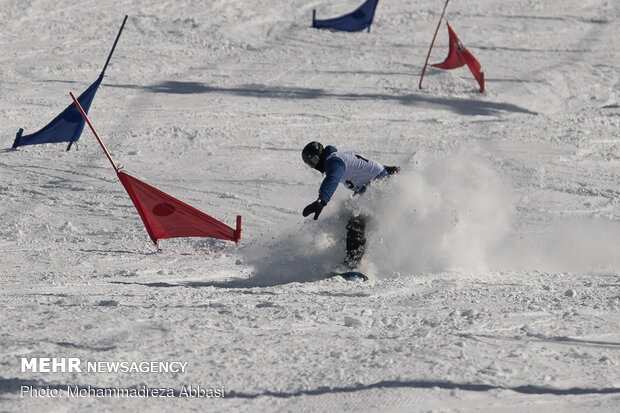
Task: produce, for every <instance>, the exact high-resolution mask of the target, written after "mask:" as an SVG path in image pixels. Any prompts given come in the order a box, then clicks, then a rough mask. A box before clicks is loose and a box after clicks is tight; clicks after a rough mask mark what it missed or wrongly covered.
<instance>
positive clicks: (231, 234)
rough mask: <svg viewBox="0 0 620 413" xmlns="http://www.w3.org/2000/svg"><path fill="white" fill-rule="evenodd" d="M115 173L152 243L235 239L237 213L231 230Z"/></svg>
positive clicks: (120, 173)
mask: <svg viewBox="0 0 620 413" xmlns="http://www.w3.org/2000/svg"><path fill="white" fill-rule="evenodd" d="M117 174H118V179H120V181H121V182H122V184H123V186H124V187H125V190H126V191H127V193H128V194H129V197H130V198H131V200H132V202H133V204H134V205H135V207H136V209H137V210H138V213H139V214H140V218H142V222H143V223H144V226H145V227H146V231H147V232H148V233H149V236H150V237H151V239H152V240H153V242H155V243H157V241H158V240H160V239H165V238H176V237H210V238H218V239H225V240H229V241H235V242H239V239H240V238H241V222H240V221H241V219H240V218H241V217H240V216H237V229H233V228H231V227H229V226H228V225H226V224H224V223H222V222H220V221H218V220H217V219H215V218H213V217H210V216H209V215H207V214H205V213H204V212H201V211H199V210H197V209H196V208H194V207H192V206H190V205H188V204H186V203H184V202H182V201H180V200H178V199H176V198H174V197H172V196H170V195H168V194H167V193H165V192H162V191H160V190H159V189H157V188H155V187H152V186H150V185H149V184H147V183H145V182H142V181H141V180H139V179H137V178H134V177H133V176H131V175H128V174H126V173H124V172H121V171H118V172H117Z"/></svg>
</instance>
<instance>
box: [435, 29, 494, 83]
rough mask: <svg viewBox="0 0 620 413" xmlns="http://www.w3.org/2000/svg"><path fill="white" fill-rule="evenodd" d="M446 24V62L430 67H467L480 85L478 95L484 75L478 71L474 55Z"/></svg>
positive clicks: (478, 67) (478, 66)
mask: <svg viewBox="0 0 620 413" xmlns="http://www.w3.org/2000/svg"><path fill="white" fill-rule="evenodd" d="M446 24H447V25H448V32H449V34H450V51H449V52H448V57H446V60H444V61H443V62H441V63H436V64H434V65H431V66H433V67H436V68H438V69H445V70H448V69H456V68H457V67H461V66H464V65H467V66H468V67H469V70H471V73H472V74H473V75H474V77H475V78H476V80H477V81H478V84H479V85H480V93H482V92H484V73H483V72H481V71H480V70H481V69H482V66H481V65H480V62H478V60H476V58H475V57H474V55H473V54H471V52H470V51H469V50H467V49H466V48H465V46H463V43H461V40H460V39H459V38H458V36H457V35H456V33H454V30H452V27H450V23H448V22H446Z"/></svg>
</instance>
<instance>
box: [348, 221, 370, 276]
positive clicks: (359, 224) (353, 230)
mask: <svg viewBox="0 0 620 413" xmlns="http://www.w3.org/2000/svg"><path fill="white" fill-rule="evenodd" d="M365 251H366V218H365V217H363V216H361V215H360V216H357V217H354V216H352V217H350V218H349V222H348V223H347V258H346V260H345V262H346V264H347V265H348V266H349V268H357V266H358V264H359V262H360V261H361V259H362V257H363V256H364V252H365Z"/></svg>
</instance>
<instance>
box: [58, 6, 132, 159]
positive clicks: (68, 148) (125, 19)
mask: <svg viewBox="0 0 620 413" xmlns="http://www.w3.org/2000/svg"><path fill="white" fill-rule="evenodd" d="M126 21H127V15H125V18H124V19H123V23H122V24H121V28H120V29H119V30H118V34H117V35H116V39H114V44H113V45H112V50H110V53H109V54H108V58H107V59H106V61H105V64H104V65H103V69H102V70H101V74H100V75H99V77H100V78H101V79H102V80H103V75H104V74H105V70H106V69H107V68H108V64H109V63H110V59H112V54H113V53H114V49H116V45H117V44H118V39H120V37H121V33H122V32H123V28H124V27H125V22H126ZM73 142H74V141H71V142H69V145H67V151H69V150H71V146H73Z"/></svg>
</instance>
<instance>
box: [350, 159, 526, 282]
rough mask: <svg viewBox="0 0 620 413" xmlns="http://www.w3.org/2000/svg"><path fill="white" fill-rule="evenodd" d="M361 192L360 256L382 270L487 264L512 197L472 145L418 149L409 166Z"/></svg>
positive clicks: (504, 229) (507, 222)
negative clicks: (364, 241)
mask: <svg viewBox="0 0 620 413" xmlns="http://www.w3.org/2000/svg"><path fill="white" fill-rule="evenodd" d="M373 186H374V184H373ZM369 192H370V193H369V195H370V196H369V197H368V198H365V199H363V198H361V197H360V203H361V206H360V212H361V213H364V210H369V211H370V215H371V217H372V218H371V220H370V221H369V229H370V231H369V239H368V245H369V248H368V257H367V258H368V259H370V261H371V262H372V264H373V265H374V266H375V267H376V269H377V272H378V273H380V274H386V275H389V274H390V273H400V272H404V273H407V274H411V273H420V272H435V271H484V270H486V269H488V265H487V263H488V254H489V252H490V251H492V250H493V249H494V248H495V247H497V245H498V244H499V243H500V242H501V241H502V239H503V238H504V237H505V236H506V235H507V234H508V233H509V231H510V228H511V222H512V220H513V218H514V215H515V214H514V212H515V205H516V199H517V197H516V196H515V194H514V191H513V190H512V188H511V186H510V185H508V184H507V183H506V182H504V181H503V179H502V178H501V177H500V175H499V174H498V173H497V172H495V171H494V170H493V168H492V165H491V163H490V161H488V160H487V159H485V158H484V157H483V156H482V155H481V154H479V153H478V152H477V151H476V149H475V148H461V149H459V150H457V151H455V152H454V153H451V154H443V155H432V156H425V155H421V154H418V155H416V162H415V164H414V165H410V166H409V167H405V168H403V171H402V172H401V173H400V174H399V175H396V176H395V177H394V178H393V179H390V180H389V181H386V182H382V183H381V185H380V187H379V188H371V190H369Z"/></svg>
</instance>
